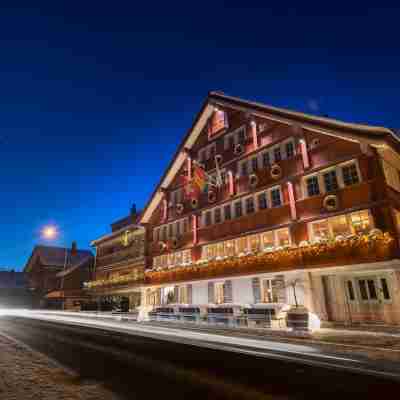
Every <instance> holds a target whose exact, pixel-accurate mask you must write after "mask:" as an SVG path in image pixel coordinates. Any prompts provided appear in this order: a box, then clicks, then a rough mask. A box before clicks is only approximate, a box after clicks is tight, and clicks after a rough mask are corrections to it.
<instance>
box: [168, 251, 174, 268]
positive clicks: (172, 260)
mask: <svg viewBox="0 0 400 400" xmlns="http://www.w3.org/2000/svg"><path fill="white" fill-rule="evenodd" d="M168 265H169V266H172V265H175V253H170V254H168Z"/></svg>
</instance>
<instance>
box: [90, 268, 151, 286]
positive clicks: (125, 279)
mask: <svg viewBox="0 0 400 400" xmlns="http://www.w3.org/2000/svg"><path fill="white" fill-rule="evenodd" d="M143 282H144V267H142V268H135V269H134V270H133V271H131V272H129V273H128V274H124V275H119V276H113V277H110V278H108V279H97V280H94V281H89V282H85V284H84V286H85V288H86V289H88V290H96V289H110V288H123V287H128V286H130V285H132V284H140V283H143Z"/></svg>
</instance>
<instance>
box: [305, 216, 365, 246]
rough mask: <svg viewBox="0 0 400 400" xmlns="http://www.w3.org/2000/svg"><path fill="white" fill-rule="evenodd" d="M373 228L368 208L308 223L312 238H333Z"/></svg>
mask: <svg viewBox="0 0 400 400" xmlns="http://www.w3.org/2000/svg"><path fill="white" fill-rule="evenodd" d="M372 228H373V220H372V217H371V214H370V212H369V210H362V211H356V212H353V213H350V214H344V215H338V216H336V217H331V218H328V219H324V220H319V221H315V222H311V223H310V236H311V239H312V240H319V239H325V238H335V237H337V236H339V235H340V236H347V235H351V234H358V235H359V234H365V233H368V232H369V231H370V230H371V229H372Z"/></svg>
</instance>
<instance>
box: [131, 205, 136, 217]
mask: <svg viewBox="0 0 400 400" xmlns="http://www.w3.org/2000/svg"><path fill="white" fill-rule="evenodd" d="M131 215H132V217H134V216H136V204H135V203H133V204H132V207H131Z"/></svg>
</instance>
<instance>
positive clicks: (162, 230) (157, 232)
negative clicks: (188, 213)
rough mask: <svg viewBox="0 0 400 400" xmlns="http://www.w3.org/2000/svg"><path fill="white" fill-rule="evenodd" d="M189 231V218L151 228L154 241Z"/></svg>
mask: <svg viewBox="0 0 400 400" xmlns="http://www.w3.org/2000/svg"><path fill="white" fill-rule="evenodd" d="M186 232H189V218H188V217H186V218H182V219H179V220H178V221H175V222H170V223H169V224H164V225H161V226H159V227H157V228H154V229H153V240H154V241H155V242H158V241H165V240H168V239H171V238H173V237H176V236H179V235H183V234H185V233H186Z"/></svg>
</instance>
